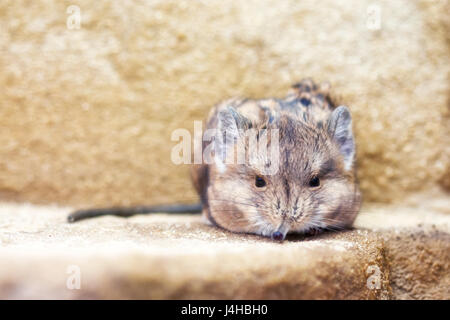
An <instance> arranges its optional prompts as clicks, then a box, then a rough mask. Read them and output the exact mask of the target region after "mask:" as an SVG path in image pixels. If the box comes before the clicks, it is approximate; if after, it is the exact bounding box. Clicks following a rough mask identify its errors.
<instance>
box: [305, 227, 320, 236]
mask: <svg viewBox="0 0 450 320" xmlns="http://www.w3.org/2000/svg"><path fill="white" fill-rule="evenodd" d="M324 231H325V230H324V229H322V228H317V227H314V228H311V229H309V230H308V231H306V232H305V235H306V236H307V237H315V236H318V235H319V234H321V233H323V232H324Z"/></svg>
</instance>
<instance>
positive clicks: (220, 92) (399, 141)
mask: <svg viewBox="0 0 450 320" xmlns="http://www.w3.org/2000/svg"><path fill="white" fill-rule="evenodd" d="M70 5H75V6H78V7H79V9H80V10H81V12H80V14H81V25H80V28H79V29H70V28H68V27H67V22H68V19H69V25H71V24H70V22H71V21H73V20H71V19H73V13H67V11H66V10H67V8H68V7H69V6H70ZM449 12H450V2H449V1H448V0H421V1H419V0H417V1H408V0H396V1H375V0H372V1H360V0H352V1H334V0H327V1H314V0H310V1H309V0H305V1H295V0H292V1H275V0H264V1H261V0H258V1H256V0H251V1H238V0H233V1H215V0H210V1H198V0H190V1H167V0H154V1H75V0H74V1H44V0H41V1H13V0H11V1H7V0H3V1H1V3H0V70H1V71H0V86H1V90H0V198H1V199H3V200H7V201H30V202H33V203H58V204H63V205H73V206H84V205H112V204H121V205H129V204H142V203H145V204H152V203H163V202H173V201H186V202H194V201H195V200H196V195H195V193H194V191H193V189H192V187H191V185H190V182H189V176H188V167H187V166H176V165H174V164H172V162H171V160H170V153H171V148H172V147H173V146H174V145H175V142H172V141H170V136H171V133H172V131H173V130H174V129H177V128H187V129H189V130H190V131H192V130H193V121H194V120H202V119H203V117H204V116H205V114H206V112H207V111H208V110H209V108H210V107H211V106H212V105H213V104H215V103H217V102H219V101H220V100H222V99H225V98H228V97H230V96H234V95H240V96H248V97H254V98H262V97H266V96H278V97H281V96H283V95H284V94H285V93H286V90H287V89H288V88H289V86H290V84H292V83H293V82H296V81H298V80H300V79H302V78H305V77H312V78H314V79H315V80H317V81H329V82H330V83H331V84H332V88H333V93H334V94H335V95H336V96H337V97H338V101H340V102H341V103H344V104H347V105H348V106H349V107H350V109H351V111H352V113H353V117H354V126H355V134H356V137H357V146H358V153H357V156H358V165H359V168H360V171H359V178H360V181H361V187H362V189H363V192H364V197H365V200H366V201H368V202H371V201H377V202H401V201H403V200H405V199H406V198H408V196H410V195H414V194H416V193H424V192H426V193H428V192H440V193H442V192H443V193H444V194H445V193H446V194H447V195H448V192H449V191H448V190H449V188H450V165H449V158H450V150H449V145H450V143H449V142H450V117H449V106H450V86H449V82H450V79H449V74H450V59H449V56H450V20H449V19H448V13H449ZM378 13H380V15H379V18H380V19H379V20H377V16H378ZM71 26H72V25H71Z"/></svg>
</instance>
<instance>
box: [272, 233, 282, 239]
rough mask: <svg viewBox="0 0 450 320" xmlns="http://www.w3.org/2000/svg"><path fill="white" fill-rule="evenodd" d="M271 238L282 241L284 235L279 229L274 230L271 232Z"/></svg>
mask: <svg viewBox="0 0 450 320" xmlns="http://www.w3.org/2000/svg"><path fill="white" fill-rule="evenodd" d="M272 240H275V241H283V240H284V236H283V234H282V233H281V232H280V231H275V232H274V233H272Z"/></svg>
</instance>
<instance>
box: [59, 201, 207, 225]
mask: <svg viewBox="0 0 450 320" xmlns="http://www.w3.org/2000/svg"><path fill="white" fill-rule="evenodd" d="M159 212H164V213H200V212H202V205H201V204H200V203H198V204H169V205H156V206H139V207H128V208H125V207H115V208H101V209H83V210H77V211H75V212H72V213H71V214H70V215H69V216H68V217H67V221H69V222H76V221H80V220H83V219H88V218H94V217H100V216H106V215H111V216H119V217H131V216H134V215H136V214H143V213H159Z"/></svg>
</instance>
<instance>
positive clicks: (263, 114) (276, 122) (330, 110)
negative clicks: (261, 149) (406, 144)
mask: <svg viewBox="0 0 450 320" xmlns="http://www.w3.org/2000/svg"><path fill="white" fill-rule="evenodd" d="M227 117H228V118H227ZM230 117H232V119H234V122H233V123H232V125H235V127H234V129H236V128H237V129H243V130H245V129H248V128H256V129H258V130H259V129H274V128H276V129H278V130H279V145H280V149H279V152H280V154H279V156H280V167H279V170H278V172H277V173H276V174H274V175H266V176H264V175H263V174H262V173H261V172H258V169H257V168H255V167H254V166H250V165H247V164H233V163H231V164H226V165H225V168H218V165H217V164H215V163H212V164H205V163H204V164H200V165H193V167H192V170H191V176H192V181H193V184H194V186H195V188H196V190H197V192H198V194H199V195H200V198H201V201H202V207H203V211H202V212H203V215H204V216H205V217H206V218H207V219H208V220H209V221H210V222H211V223H213V224H214V225H216V226H218V227H221V228H223V229H226V230H229V231H232V232H240V233H253V234H259V235H263V236H269V237H270V236H272V238H274V235H275V238H276V239H277V240H282V239H284V237H285V236H286V234H287V233H288V232H300V233H309V232H314V233H315V232H317V231H320V230H326V229H328V230H340V229H344V228H348V227H351V226H352V224H353V221H354V220H355V217H356V215H357V213H358V211H359V208H360V203H361V196H360V192H359V189H358V185H357V182H356V169H355V166H354V153H355V146H354V139H353V134H352V129H351V125H352V124H351V117H350V113H349V111H348V109H347V108H346V107H336V106H335V105H334V103H333V102H332V100H331V98H330V97H329V95H328V89H327V88H326V87H325V86H317V85H316V84H314V83H313V82H312V81H311V80H303V81H302V82H300V83H298V84H296V85H294V86H293V87H292V90H291V92H290V93H289V94H288V95H287V96H286V97H285V98H284V99H262V100H251V99H230V100H227V101H225V102H223V103H220V104H219V105H217V106H215V107H214V108H213V109H212V110H211V112H210V114H209V117H208V118H207V120H206V129H217V128H218V129H219V130H222V129H230V128H229V126H230V125H231V124H230V121H229V119H230ZM223 119H228V120H225V121H224V120H223ZM231 129H232V130H233V128H231ZM238 143H241V144H244V145H246V144H247V143H248V141H246V140H245V137H244V136H243V135H242V132H241V133H240V134H239V133H237V134H236V144H238ZM268 143H269V144H270V140H269V142H268ZM207 144H208V143H207V142H203V143H202V144H198V145H202V147H203V148H205V147H206V146H207ZM233 147H234V146H233ZM255 179H263V180H264V182H265V183H266V185H265V186H263V187H257V186H256V185H255ZM317 179H318V180H319V185H318V186H317ZM258 181H259V182H261V180H258ZM277 235H278V236H277Z"/></svg>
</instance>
